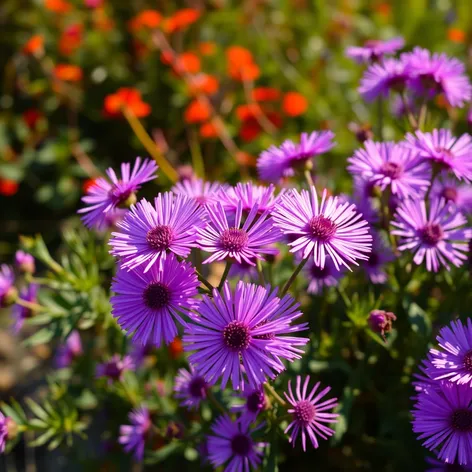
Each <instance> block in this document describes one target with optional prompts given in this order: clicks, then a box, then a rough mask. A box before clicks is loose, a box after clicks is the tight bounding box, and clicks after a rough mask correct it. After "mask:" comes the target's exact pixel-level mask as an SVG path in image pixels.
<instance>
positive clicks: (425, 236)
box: [419, 223, 444, 246]
mask: <svg viewBox="0 0 472 472" xmlns="http://www.w3.org/2000/svg"><path fill="white" fill-rule="evenodd" d="M419 236H420V238H421V240H422V241H423V242H424V243H425V244H428V245H429V246H435V245H436V244H438V242H439V241H440V240H441V239H442V237H443V236H444V233H443V230H442V228H441V226H439V225H438V224H436V223H429V224H427V225H426V226H424V227H423V228H421V229H420V230H419Z"/></svg>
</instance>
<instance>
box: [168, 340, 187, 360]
mask: <svg viewBox="0 0 472 472" xmlns="http://www.w3.org/2000/svg"><path fill="white" fill-rule="evenodd" d="M183 352H184V348H183V345H182V340H181V339H180V338H179V337H178V336H176V337H175V339H174V340H173V341H172V342H171V343H170V344H169V354H170V357H172V359H178V358H179V357H180V356H181V355H182V353H183Z"/></svg>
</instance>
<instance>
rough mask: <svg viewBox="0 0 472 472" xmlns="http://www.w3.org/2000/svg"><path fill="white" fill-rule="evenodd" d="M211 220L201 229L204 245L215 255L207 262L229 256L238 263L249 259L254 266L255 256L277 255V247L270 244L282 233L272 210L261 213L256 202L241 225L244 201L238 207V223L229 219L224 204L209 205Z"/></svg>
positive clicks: (201, 241) (258, 257) (200, 243)
mask: <svg viewBox="0 0 472 472" xmlns="http://www.w3.org/2000/svg"><path fill="white" fill-rule="evenodd" d="M206 211H207V213H208V216H209V219H210V222H209V223H208V224H207V225H206V227H204V228H199V229H198V233H199V235H200V238H199V240H198V243H199V245H200V248H201V249H203V250H204V251H206V252H211V253H213V255H211V256H210V257H208V258H207V259H206V260H205V261H203V263H204V264H208V263H210V262H214V261H223V260H225V259H234V260H236V262H238V263H242V262H246V263H247V264H252V265H254V264H255V263H254V259H262V260H263V257H262V256H261V254H277V253H278V251H277V249H275V248H270V247H267V246H268V245H269V244H272V243H275V242H277V241H278V240H279V238H280V233H279V231H277V230H276V229H275V228H274V226H273V224H272V219H271V218H269V212H268V210H266V211H264V213H262V214H261V215H258V212H259V206H258V205H257V204H256V205H255V206H254V207H253V208H252V209H251V211H250V212H249V215H248V216H247V218H246V220H245V221H244V224H243V225H242V227H241V223H242V217H243V204H242V202H241V201H240V202H239V203H238V207H237V209H236V215H235V217H234V223H232V224H231V225H230V224H229V222H228V217H227V215H226V213H225V210H224V208H223V205H222V204H221V203H219V202H218V203H217V204H216V205H210V206H207V208H206Z"/></svg>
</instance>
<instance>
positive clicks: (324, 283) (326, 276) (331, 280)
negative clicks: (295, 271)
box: [304, 257, 344, 295]
mask: <svg viewBox="0 0 472 472" xmlns="http://www.w3.org/2000/svg"><path fill="white" fill-rule="evenodd" d="M304 272H305V276H306V278H307V279H308V289H307V292H308V293H313V294H315V295H320V294H321V293H322V292H323V289H324V288H325V287H335V286H336V285H337V284H338V282H339V279H341V278H342V277H343V275H344V274H343V271H340V270H338V269H336V266H335V265H334V264H333V261H332V259H331V258H330V257H328V258H327V259H326V263H325V266H324V267H323V268H321V267H320V266H317V265H316V264H315V262H314V261H310V262H309V263H308V264H307V265H306V266H305V267H304Z"/></svg>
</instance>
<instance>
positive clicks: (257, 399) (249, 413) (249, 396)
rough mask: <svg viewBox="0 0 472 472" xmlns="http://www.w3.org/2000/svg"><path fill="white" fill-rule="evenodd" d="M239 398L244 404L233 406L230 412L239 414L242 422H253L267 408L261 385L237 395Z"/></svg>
mask: <svg viewBox="0 0 472 472" xmlns="http://www.w3.org/2000/svg"><path fill="white" fill-rule="evenodd" d="M239 398H240V399H242V400H244V403H243V404H238V405H234V406H233V407H232V408H231V410H232V411H234V412H239V413H241V418H242V419H243V420H247V421H249V422H253V421H255V420H256V418H257V416H258V415H259V413H261V412H263V411H264V410H265V409H266V408H267V400H266V396H265V393H264V388H263V386H262V385H261V386H259V387H257V388H251V389H246V390H245V391H243V392H241V393H240V394H239Z"/></svg>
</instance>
